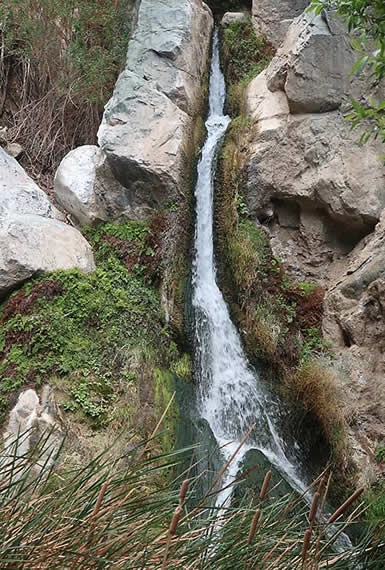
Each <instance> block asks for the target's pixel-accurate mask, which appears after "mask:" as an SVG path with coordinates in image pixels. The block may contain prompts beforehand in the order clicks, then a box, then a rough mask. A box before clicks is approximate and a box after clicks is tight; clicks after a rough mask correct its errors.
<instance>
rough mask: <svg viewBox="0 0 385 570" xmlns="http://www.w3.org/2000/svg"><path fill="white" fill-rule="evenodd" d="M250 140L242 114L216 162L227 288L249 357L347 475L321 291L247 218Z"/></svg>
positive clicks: (218, 230)
mask: <svg viewBox="0 0 385 570" xmlns="http://www.w3.org/2000/svg"><path fill="white" fill-rule="evenodd" d="M253 136H254V133H253V125H252V124H251V122H250V121H249V120H247V118H245V117H243V116H242V115H240V116H238V117H237V118H236V119H235V120H233V121H232V122H231V124H230V127H229V130H228V132H227V135H226V140H225V144H224V146H223V148H222V153H221V157H220V161H219V174H218V181H217V182H218V183H217V187H216V206H215V215H216V242H217V244H216V245H217V250H218V254H219V255H218V258H219V259H220V260H221V266H220V271H219V275H220V279H221V286H222V290H223V291H224V293H225V295H226V298H227V300H228V302H229V304H230V306H231V308H232V313H233V316H234V318H235V319H236V320H237V322H238V324H239V329H240V330H241V332H242V334H243V341H244V344H245V347H246V350H247V353H248V355H249V356H250V357H251V358H252V359H255V360H264V361H265V362H266V363H267V364H268V365H269V366H273V369H274V371H275V374H274V376H275V377H276V378H277V379H278V380H279V384H278V385H279V387H280V389H281V391H282V392H283V393H284V395H285V398H286V400H287V401H288V402H289V403H291V405H292V407H293V410H294V411H295V413H298V414H299V416H302V417H303V416H304V414H308V415H309V417H311V418H313V420H312V421H313V423H314V420H315V421H316V425H317V426H319V429H320V430H321V433H322V434H323V438H324V440H325V441H326V442H327V443H328V444H329V448H330V452H331V456H332V459H333V461H334V462H335V464H336V465H337V464H339V465H344V469H345V474H346V475H347V474H348V473H349V471H350V462H349V460H348V458H347V457H348V454H347V448H346V445H347V444H346V425H347V424H346V419H345V415H344V409H343V407H342V406H341V405H340V398H339V397H338V395H337V385H338V382H337V378H336V374H335V372H334V371H333V365H332V362H331V354H330V347H329V346H328V344H327V343H325V341H324V339H323V337H322V328H321V324H322V315H323V297H324V291H323V289H322V288H321V287H319V286H318V285H317V284H316V283H312V282H308V281H299V282H294V281H293V280H292V279H290V278H289V277H288V275H286V273H285V271H284V268H283V267H282V265H281V262H280V260H279V259H278V258H277V257H275V256H274V254H273V253H272V250H271V247H270V243H269V238H268V235H267V233H265V231H264V229H263V228H262V227H259V226H257V225H256V224H255V222H254V221H253V220H251V219H249V214H248V208H247V197H246V195H245V188H246V187H247V184H246V176H247V172H246V165H247V160H248V154H247V153H248V142H249V141H251V140H252V138H253ZM341 475H342V473H341ZM349 477H351V473H349Z"/></svg>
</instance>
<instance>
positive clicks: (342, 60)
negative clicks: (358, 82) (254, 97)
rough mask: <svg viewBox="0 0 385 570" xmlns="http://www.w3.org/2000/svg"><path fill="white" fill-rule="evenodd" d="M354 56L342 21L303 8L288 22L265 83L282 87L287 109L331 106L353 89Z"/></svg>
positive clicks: (335, 106) (313, 109) (306, 110)
mask: <svg viewBox="0 0 385 570" xmlns="http://www.w3.org/2000/svg"><path fill="white" fill-rule="evenodd" d="M355 59H356V54H355V53H354V50H353V49H352V46H351V42H350V40H349V36H348V34H347V30H346V28H345V27H344V25H343V24H341V23H340V22H339V21H338V20H335V19H333V18H332V15H329V16H323V15H321V14H320V15H319V16H315V15H314V13H308V12H305V13H304V14H303V15H302V16H300V17H299V18H297V19H296V20H294V22H293V23H292V24H291V26H290V28H289V30H288V33H287V35H286V37H285V40H284V42H283V44H282V46H281V47H280V49H279V50H278V52H277V54H276V56H275V57H274V58H273V60H272V62H271V63H270V65H269V67H268V69H267V73H266V78H267V85H268V87H269V89H270V90H271V91H276V90H279V89H281V90H283V91H285V93H286V95H287V98H288V102H289V107H290V111H291V113H312V112H316V113H318V112H325V111H331V110H335V109H338V108H339V107H340V105H341V104H342V102H343V100H344V96H345V94H346V93H348V92H349V90H351V89H353V87H352V84H353V83H354V82H353V80H352V78H351V76H350V71H351V69H352V67H353V65H354V61H355Z"/></svg>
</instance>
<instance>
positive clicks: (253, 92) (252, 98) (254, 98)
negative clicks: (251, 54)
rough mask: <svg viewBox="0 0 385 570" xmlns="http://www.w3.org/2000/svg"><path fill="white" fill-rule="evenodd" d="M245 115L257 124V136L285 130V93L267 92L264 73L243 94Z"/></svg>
mask: <svg viewBox="0 0 385 570" xmlns="http://www.w3.org/2000/svg"><path fill="white" fill-rule="evenodd" d="M245 104H246V113H247V114H248V116H249V117H250V118H251V119H252V120H253V121H254V122H255V123H257V124H258V134H259V135H260V134H262V133H265V132H267V131H276V130H278V129H280V128H281V127H282V128H285V126H286V123H287V121H288V115H289V105H288V101H287V97H286V95H285V93H283V92H282V91H275V92H274V93H273V92H272V91H269V89H268V88H267V84H266V71H263V72H262V73H261V74H260V75H258V77H256V78H255V79H253V80H252V81H251V82H250V83H249V85H248V86H247V89H246V92H245Z"/></svg>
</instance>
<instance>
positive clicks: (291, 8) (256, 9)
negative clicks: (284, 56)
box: [252, 0, 310, 47]
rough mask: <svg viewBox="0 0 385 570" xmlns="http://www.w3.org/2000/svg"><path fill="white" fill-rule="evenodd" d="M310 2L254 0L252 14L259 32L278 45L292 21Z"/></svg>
mask: <svg viewBox="0 0 385 570" xmlns="http://www.w3.org/2000/svg"><path fill="white" fill-rule="evenodd" d="M309 4H310V2H309V0H253V7H252V14H253V22H254V26H255V29H256V32H257V33H262V34H263V35H264V36H266V37H267V39H268V40H269V41H270V42H271V43H272V44H273V46H274V47H278V46H279V45H280V43H281V42H282V40H283V39H284V37H285V34H286V32H287V30H288V27H289V26H290V23H291V22H292V20H293V18H296V17H297V16H299V15H300V14H302V12H303V11H304V10H305V8H306V7H307V6H308V5H309Z"/></svg>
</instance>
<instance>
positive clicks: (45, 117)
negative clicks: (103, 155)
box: [0, 0, 133, 174]
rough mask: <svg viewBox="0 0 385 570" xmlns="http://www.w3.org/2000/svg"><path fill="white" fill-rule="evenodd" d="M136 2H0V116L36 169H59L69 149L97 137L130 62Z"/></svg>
mask: <svg viewBox="0 0 385 570" xmlns="http://www.w3.org/2000/svg"><path fill="white" fill-rule="evenodd" d="M132 5H133V0H103V2H95V1H94V0H84V1H82V2H72V0H40V1H38V2H37V1H36V0H3V2H2V3H1V5H0V22H1V31H0V52H1V58H0V116H1V117H2V120H3V122H4V124H6V125H7V126H8V127H9V129H10V130H9V138H10V140H11V141H13V140H16V141H17V142H19V143H21V144H22V146H23V147H24V149H25V154H26V155H27V156H28V158H29V161H28V162H25V165H26V166H30V167H31V165H33V169H34V173H36V174H47V173H48V174H53V173H54V170H55V167H56V166H57V165H58V162H59V161H60V160H61V158H62V157H63V156H64V154H66V152H68V151H69V150H70V149H71V148H74V147H76V146H80V145H82V144H92V143H95V142H96V132H97V129H98V126H99V123H100V118H101V114H102V112H103V105H104V104H105V103H106V101H107V99H108V98H109V97H110V95H111V93H112V89H113V86H114V83H115V80H116V77H117V75H118V73H119V71H120V69H121V66H122V64H123V62H124V58H125V53H126V49H127V41H128V34H129V30H130V19H131V10H132ZM9 101H11V102H12V106H11V107H8V102H9ZM15 106H16V112H15ZM11 111H12V112H11Z"/></svg>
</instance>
